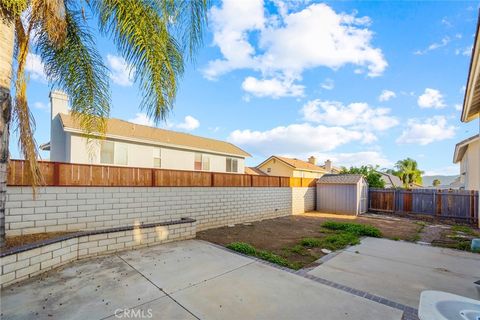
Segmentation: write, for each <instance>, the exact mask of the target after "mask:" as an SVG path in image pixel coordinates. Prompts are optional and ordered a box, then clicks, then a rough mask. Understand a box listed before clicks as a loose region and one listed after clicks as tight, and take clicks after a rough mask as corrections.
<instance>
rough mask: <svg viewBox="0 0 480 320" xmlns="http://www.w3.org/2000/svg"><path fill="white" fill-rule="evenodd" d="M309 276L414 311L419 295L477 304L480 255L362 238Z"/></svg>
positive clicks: (479, 292) (479, 294)
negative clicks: (432, 294) (433, 293)
mask: <svg viewBox="0 0 480 320" xmlns="http://www.w3.org/2000/svg"><path fill="white" fill-rule="evenodd" d="M308 274H310V275H313V276H316V277H320V278H322V279H325V280H328V281H333V282H335V283H338V284H341V285H344V286H348V287H352V288H355V289H358V290H362V291H366V292H368V293H370V294H373V295H377V296H380V297H383V298H386V299H389V300H391V301H394V302H396V303H401V304H404V305H407V306H410V307H413V308H418V303H419V298H420V293H421V292H422V291H423V290H440V291H447V292H450V293H454V294H458V295H462V296H466V297H470V298H472V299H477V300H480V290H479V289H478V288H477V286H475V285H474V283H473V282H475V281H478V280H480V255H479V254H474V253H468V252H462V251H458V250H451V249H444V248H438V247H430V246H424V245H418V244H413V243H408V242H402V241H392V240H387V239H376V238H365V239H362V243H361V244H360V245H357V246H353V247H350V248H348V249H346V250H344V251H342V252H341V253H340V254H338V255H336V256H335V257H334V258H332V259H330V260H328V261H327V262H325V263H323V264H322V265H320V266H319V267H316V268H315V269H313V270H311V271H310V272H308Z"/></svg>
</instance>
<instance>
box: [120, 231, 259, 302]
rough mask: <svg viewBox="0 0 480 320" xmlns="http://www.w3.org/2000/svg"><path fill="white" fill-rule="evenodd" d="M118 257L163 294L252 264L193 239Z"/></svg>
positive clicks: (248, 260) (249, 261) (245, 259)
mask: <svg viewBox="0 0 480 320" xmlns="http://www.w3.org/2000/svg"><path fill="white" fill-rule="evenodd" d="M119 256H120V257H121V258H122V259H124V260H125V261H126V262H127V263H128V264H130V265H131V266H132V267H134V268H135V269H136V270H137V271H138V272H141V273H142V274H144V275H145V276H146V277H148V279H149V280H150V281H152V282H153V283H155V284H156V285H157V286H158V287H160V288H162V290H164V291H165V292H166V293H172V292H175V291H177V290H180V289H183V288H186V287H189V286H192V285H195V284H198V283H200V282H203V281H206V280H208V279H211V278H214V277H217V276H218V275H221V274H223V273H225V272H229V271H231V270H234V269H236V268H239V267H242V266H244V265H247V264H249V263H252V260H251V259H248V258H245V257H242V256H240V255H236V254H231V253H229V252H227V251H225V250H219V249H218V248H216V247H214V246H211V245H208V244H207V243H204V242H201V241H196V240H187V241H179V242H174V243H169V244H167V245H162V246H155V247H151V248H149V249H148V250H134V251H128V252H125V253H123V254H120V255H119Z"/></svg>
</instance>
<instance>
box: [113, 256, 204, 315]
mask: <svg viewBox="0 0 480 320" xmlns="http://www.w3.org/2000/svg"><path fill="white" fill-rule="evenodd" d="M116 256H117V257H118V258H120V260H122V261H123V262H124V263H125V264H126V265H128V266H129V267H130V268H132V269H133V270H134V271H135V272H137V273H138V274H140V275H141V276H142V277H143V278H145V280H147V281H148V282H150V283H151V284H152V285H153V286H155V287H156V288H157V289H158V290H160V291H161V292H162V293H164V294H165V296H167V297H168V298H170V299H171V300H172V301H173V302H175V303H176V304H177V305H178V306H180V307H181V308H182V309H184V310H185V311H187V312H188V313H189V314H191V315H192V316H193V317H194V318H195V319H198V320H200V318H199V317H198V316H197V315H195V314H194V313H193V312H191V311H190V310H188V309H187V308H186V307H185V306H184V305H182V304H181V303H180V302H178V301H177V300H176V299H175V298H173V297H172V296H171V295H170V294H169V293H167V292H166V291H165V290H163V289H162V288H160V287H159V286H157V285H156V284H155V283H154V282H153V281H152V280H150V279H149V278H148V277H147V276H145V275H144V274H143V273H142V272H140V271H139V270H138V269H136V268H135V267H134V266H132V265H131V264H130V263H128V262H127V261H126V260H125V259H123V258H122V257H121V256H119V255H118V254H117V255H116ZM160 298H163V297H159V298H156V299H153V300H152V301H155V300H158V299H160ZM152 301H149V302H152ZM146 303H148V302H146ZM143 304H145V303H142V304H140V305H138V306H141V305H143ZM138 306H134V307H132V308H137V307H138Z"/></svg>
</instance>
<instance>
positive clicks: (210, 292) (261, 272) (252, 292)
mask: <svg viewBox="0 0 480 320" xmlns="http://www.w3.org/2000/svg"><path fill="white" fill-rule="evenodd" d="M200 296H201V297H202V299H199V298H198V297H200ZM172 297H173V298H175V299H176V300H178V301H181V302H182V304H183V305H184V306H185V307H186V308H187V309H189V310H190V311H191V312H193V313H194V314H196V315H197V316H198V317H199V318H201V319H320V318H321V319H329V320H336V319H385V320H387V319H401V317H402V312H401V311H400V310H397V309H394V308H391V307H388V306H385V305H382V304H379V303H376V302H374V301H371V300H366V299H364V298H361V297H358V296H354V295H352V294H349V293H346V292H344V291H341V290H337V289H334V288H331V287H327V286H324V285H321V284H319V283H316V282H314V281H311V280H309V279H306V278H303V277H299V276H298V275H295V274H292V273H289V272H285V271H283V270H279V269H277V268H273V267H271V266H268V265H265V264H262V263H258V262H255V263H252V264H249V265H246V266H243V267H242V268H238V269H236V270H233V271H232V272H229V273H227V274H224V275H223V276H221V277H217V278H214V279H211V280H210V281H206V282H203V283H200V284H198V285H195V286H192V287H189V288H187V289H184V290H181V291H179V292H177V293H174V294H173V295H172Z"/></svg>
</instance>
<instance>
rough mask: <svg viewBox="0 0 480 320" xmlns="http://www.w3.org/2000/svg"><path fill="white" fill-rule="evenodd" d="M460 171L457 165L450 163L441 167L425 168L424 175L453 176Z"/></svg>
mask: <svg viewBox="0 0 480 320" xmlns="http://www.w3.org/2000/svg"><path fill="white" fill-rule="evenodd" d="M459 172H460V166H459V165H451V166H446V167H442V168H437V169H432V170H426V171H425V173H424V174H423V175H424V176H453V175H458V174H459Z"/></svg>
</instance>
